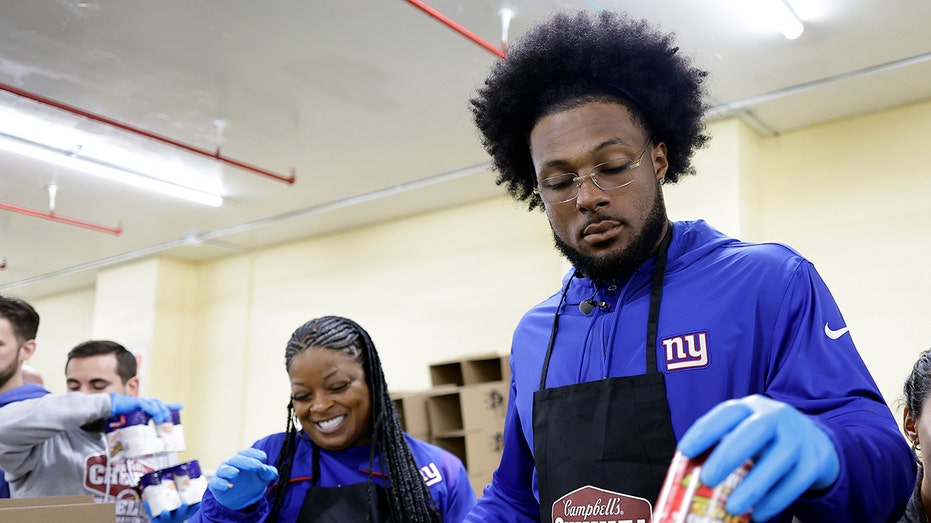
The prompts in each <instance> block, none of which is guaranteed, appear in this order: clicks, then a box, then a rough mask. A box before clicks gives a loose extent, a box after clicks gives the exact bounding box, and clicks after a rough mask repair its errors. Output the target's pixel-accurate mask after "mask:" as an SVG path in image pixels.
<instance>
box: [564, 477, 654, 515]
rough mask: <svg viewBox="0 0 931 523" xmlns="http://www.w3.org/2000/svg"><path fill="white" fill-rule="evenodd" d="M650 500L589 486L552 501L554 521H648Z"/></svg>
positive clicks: (650, 506)
mask: <svg viewBox="0 0 931 523" xmlns="http://www.w3.org/2000/svg"><path fill="white" fill-rule="evenodd" d="M652 510H653V506H652V505H651V504H650V502H649V501H647V500H645V499H643V498H638V497H634V496H628V495H626V494H620V493H618V492H611V491H610V490H604V489H600V488H597V487H593V486H591V485H587V486H584V487H582V488H579V489H576V490H573V491H572V492H570V493H568V494H566V495H565V496H563V497H561V498H559V499H557V500H556V502H555V503H553V523H583V522H584V523H649V522H650V516H651V514H652Z"/></svg>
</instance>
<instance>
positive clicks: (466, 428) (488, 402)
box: [426, 381, 510, 437]
mask: <svg viewBox="0 0 931 523" xmlns="http://www.w3.org/2000/svg"><path fill="white" fill-rule="evenodd" d="M509 387H510V382H506V381H492V382H487V383H477V384H474V385H464V386H462V387H455V388H451V387H438V388H435V389H432V390H431V391H429V394H428V396H427V398H426V402H427V419H428V422H429V424H430V434H431V435H432V436H433V437H437V436H447V435H461V434H456V433H468V432H472V431H475V430H478V429H502V428H503V427H504V416H505V414H506V412H507V398H508V396H507V395H508V390H509Z"/></svg>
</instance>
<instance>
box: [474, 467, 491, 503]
mask: <svg viewBox="0 0 931 523" xmlns="http://www.w3.org/2000/svg"><path fill="white" fill-rule="evenodd" d="M494 473H495V472H494V471H493V470H491V471H488V472H479V473H477V474H469V483H471V484H472V490H474V491H475V497H477V498H480V497H482V494H483V492H484V490H485V487H486V486H487V485H489V484H490V483H491V480H492V476H494Z"/></svg>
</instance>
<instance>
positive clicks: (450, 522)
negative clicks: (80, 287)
mask: <svg viewBox="0 0 931 523" xmlns="http://www.w3.org/2000/svg"><path fill="white" fill-rule="evenodd" d="M450 478H453V479H450ZM446 487H447V493H448V496H449V497H448V498H447V500H446V508H445V510H444V511H443V522H444V523H460V522H461V521H463V520H464V519H465V517H466V514H468V513H469V510H471V509H472V507H474V506H475V491H474V490H473V489H472V483H471V482H470V481H469V473H468V472H466V469H465V467H464V466H463V465H462V462H459V468H458V470H457V471H456V472H455V475H454V476H452V475H450V476H447V479H446Z"/></svg>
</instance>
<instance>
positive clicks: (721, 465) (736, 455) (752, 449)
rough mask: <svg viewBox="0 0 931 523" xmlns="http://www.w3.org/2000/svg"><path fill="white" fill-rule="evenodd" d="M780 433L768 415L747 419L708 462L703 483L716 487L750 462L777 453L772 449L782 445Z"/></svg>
mask: <svg viewBox="0 0 931 523" xmlns="http://www.w3.org/2000/svg"><path fill="white" fill-rule="evenodd" d="M750 403H751V402H750V401H748V402H747V404H750ZM777 430H778V427H777V426H776V422H775V420H774V419H773V417H772V416H767V415H766V414H765V413H760V412H757V413H755V414H752V415H750V416H748V417H746V418H744V419H743V420H742V421H741V422H740V423H739V424H738V425H737V426H736V427H734V429H733V430H732V431H731V432H730V433H728V434H727V435H725V436H724V437H723V438H721V442H720V444H719V445H718V446H717V447H716V448H715V449H714V450H713V451H712V452H711V454H710V455H709V456H708V459H707V460H705V463H704V464H703V465H702V471H701V480H702V482H703V483H705V484H706V485H710V486H712V487H714V486H716V485H718V484H719V483H721V482H722V481H724V480H725V478H727V476H728V475H730V473H731V472H733V471H734V470H735V469H736V468H737V467H739V466H741V465H742V464H743V463H744V462H745V461H747V460H748V459H754V460H755V459H756V458H757V456H758V455H759V454H760V453H761V452H763V451H764V450H767V451H771V450H773V448H772V447H771V445H773V444H774V442H775V443H778V439H777V436H776V433H777ZM783 452H784V449H783ZM786 457H788V456H786ZM754 469H755V467H754ZM744 481H746V479H745V480H744Z"/></svg>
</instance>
